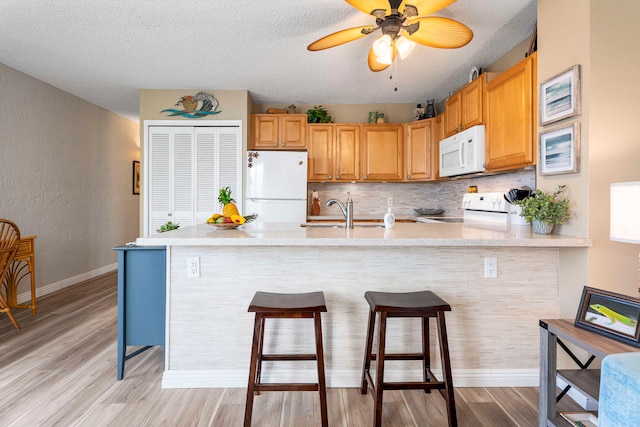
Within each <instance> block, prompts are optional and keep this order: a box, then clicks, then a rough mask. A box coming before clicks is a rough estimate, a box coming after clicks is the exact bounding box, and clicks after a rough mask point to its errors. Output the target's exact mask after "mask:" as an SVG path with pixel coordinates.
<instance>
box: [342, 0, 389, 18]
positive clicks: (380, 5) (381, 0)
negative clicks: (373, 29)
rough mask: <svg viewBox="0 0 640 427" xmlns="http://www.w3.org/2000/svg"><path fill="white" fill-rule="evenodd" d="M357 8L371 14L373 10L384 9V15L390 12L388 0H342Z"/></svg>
mask: <svg viewBox="0 0 640 427" xmlns="http://www.w3.org/2000/svg"><path fill="white" fill-rule="evenodd" d="M344 1H346V2H347V3H349V4H350V5H351V6H353V7H355V8H356V9H358V10H361V11H362V12H364V13H366V14H367V15H371V12H373V11H374V10H380V9H382V10H384V11H385V12H386V13H385V15H390V14H391V5H390V4H389V0H344Z"/></svg>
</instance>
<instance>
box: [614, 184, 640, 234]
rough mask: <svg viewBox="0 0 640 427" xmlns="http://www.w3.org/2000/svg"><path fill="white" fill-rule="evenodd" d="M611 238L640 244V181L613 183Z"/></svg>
mask: <svg viewBox="0 0 640 427" xmlns="http://www.w3.org/2000/svg"><path fill="white" fill-rule="evenodd" d="M610 218H611V219H610V221H611V228H610V232H609V236H610V238H611V240H615V241H618V242H627V243H637V244H640V182H618V183H613V184H611V217H610Z"/></svg>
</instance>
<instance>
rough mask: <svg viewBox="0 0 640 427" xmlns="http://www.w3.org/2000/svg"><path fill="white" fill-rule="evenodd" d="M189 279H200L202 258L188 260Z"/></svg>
mask: <svg viewBox="0 0 640 427" xmlns="http://www.w3.org/2000/svg"><path fill="white" fill-rule="evenodd" d="M187 277H200V257H197V256H196V257H189V258H187Z"/></svg>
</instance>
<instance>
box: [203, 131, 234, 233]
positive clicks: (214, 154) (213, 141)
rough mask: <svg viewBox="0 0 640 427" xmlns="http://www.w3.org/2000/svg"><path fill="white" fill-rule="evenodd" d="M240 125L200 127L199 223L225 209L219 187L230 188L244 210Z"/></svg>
mask: <svg viewBox="0 0 640 427" xmlns="http://www.w3.org/2000/svg"><path fill="white" fill-rule="evenodd" d="M240 140H241V135H240V128H239V127H237V126H234V127H197V128H195V141H196V143H195V146H196V155H195V159H196V160H195V161H196V171H197V172H196V209H195V211H196V223H197V224H201V223H203V222H206V220H207V218H209V217H210V216H211V215H212V214H214V213H216V212H222V206H221V205H220V203H218V194H219V192H220V188H222V187H230V188H231V191H232V195H233V198H234V199H235V200H236V204H237V205H238V209H240V211H242V185H241V184H242V175H241V173H242V171H241V168H240V166H241V162H240V159H241V158H242V150H241V144H240Z"/></svg>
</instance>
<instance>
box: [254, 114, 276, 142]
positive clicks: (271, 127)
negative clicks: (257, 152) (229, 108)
mask: <svg viewBox="0 0 640 427" xmlns="http://www.w3.org/2000/svg"><path fill="white" fill-rule="evenodd" d="M251 129H252V131H253V132H252V133H253V141H252V142H253V144H252V148H253V149H258V148H268V149H274V148H278V145H279V141H280V137H279V135H278V132H279V129H280V120H279V118H278V116H277V115H276V114H256V115H254V116H253V123H252V126H251Z"/></svg>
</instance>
